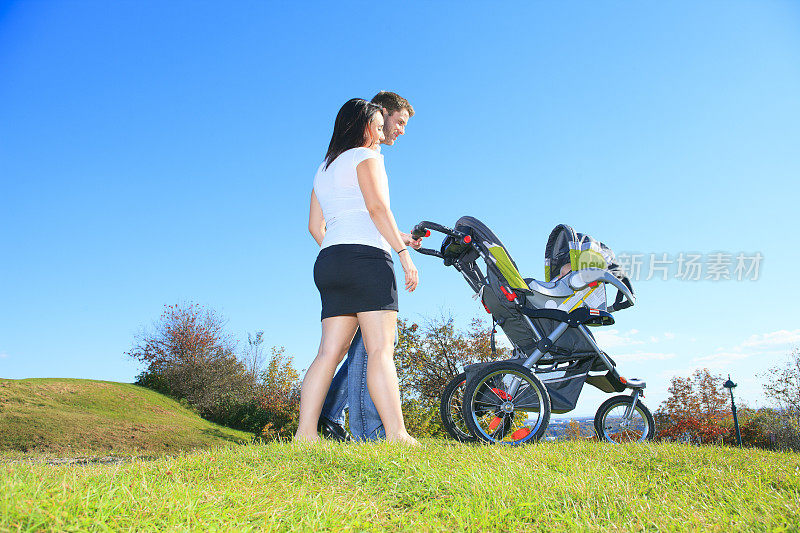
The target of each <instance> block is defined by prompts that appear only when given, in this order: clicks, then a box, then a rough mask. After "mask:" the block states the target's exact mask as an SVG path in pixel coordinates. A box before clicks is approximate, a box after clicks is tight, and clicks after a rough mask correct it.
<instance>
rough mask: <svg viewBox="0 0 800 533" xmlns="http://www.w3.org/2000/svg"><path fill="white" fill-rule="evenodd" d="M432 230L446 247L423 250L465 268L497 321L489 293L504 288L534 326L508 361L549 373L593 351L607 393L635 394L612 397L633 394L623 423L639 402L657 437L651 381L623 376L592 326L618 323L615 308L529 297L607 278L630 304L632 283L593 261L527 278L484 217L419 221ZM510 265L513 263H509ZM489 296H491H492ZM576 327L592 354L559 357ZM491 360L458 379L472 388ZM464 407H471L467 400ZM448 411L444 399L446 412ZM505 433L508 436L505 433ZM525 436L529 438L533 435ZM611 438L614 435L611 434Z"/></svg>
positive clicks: (417, 233) (514, 383)
mask: <svg viewBox="0 0 800 533" xmlns="http://www.w3.org/2000/svg"><path fill="white" fill-rule="evenodd" d="M431 230H433V231H436V232H439V233H443V234H444V235H445V236H446V237H445V239H444V241H443V243H442V246H441V249H440V250H433V249H430V248H419V249H418V250H417V252H419V253H421V254H424V255H430V256H433V257H437V258H439V259H442V260H443V261H444V264H445V265H446V266H453V267H454V268H455V269H456V270H457V271H459V272H460V273H461V274H462V276H463V277H464V279H465V280H466V281H467V283H468V284H469V286H470V287H471V288H472V290H473V291H474V292H475V296H474V298H476V299H477V298H480V299H481V302H482V303H483V305H484V308H485V309H486V311H487V312H489V313H491V314H492V316H493V322H494V323H499V324H500V325H501V327H502V325H503V324H502V323H501V322H495V316H494V313H492V311H491V310H490V308H489V306H488V305H487V302H486V300H487V298H486V296H487V295H488V294H492V295H493V296H494V297H495V298H496V297H497V296H496V295H497V293H498V292H499V293H501V294H502V295H503V296H504V297H505V299H506V300H507V301H508V302H509V303H508V304H507V305H513V307H514V308H515V309H516V310H517V311H518V312H519V316H520V317H521V319H522V321H524V324H525V325H526V326H527V328H528V330H529V331H530V336H531V337H532V339H533V341H534V342H533V343H531V344H528V345H527V346H520V345H518V344H517V343H515V342H514V340H513V339H512V338H511V337H510V336H509V341H510V342H511V344H512V346H513V347H514V357H512V359H510V360H508V361H505V363H513V364H515V365H518V366H521V367H523V368H524V369H527V370H529V371H532V372H533V373H534V374H543V373H548V372H553V371H558V370H563V366H560V365H562V364H563V363H567V366H569V365H570V364H572V363H574V362H575V361H580V360H586V359H587V358H591V357H594V358H596V359H597V360H598V361H593V364H592V365H591V368H589V370H587V372H586V374H585V375H586V378H585V381H586V382H588V383H589V384H591V385H593V386H595V387H597V388H598V389H600V390H602V391H603V392H607V393H608V392H623V391H625V390H630V391H631V394H630V396H626V397H615V398H612V400H616V404H620V403H621V402H622V398H627V400H625V401H624V404H627V405H626V407H625V410H624V414H623V415H622V417H621V418H622V420H621V422H620V424H621V425H622V426H623V428H624V427H627V424H629V423H630V422H631V420H632V418H633V416H634V414H635V412H636V411H637V405H638V406H639V411H640V414H642V410H644V412H646V415H647V416H643V418H645V420H646V422H647V424H648V425H649V434H645V435H642V439H640V440H645V439H646V438H652V434H653V427H652V426H653V424H652V415H650V414H649V411H647V409H646V408H645V407H644V406H643V405H641V403H640V398H642V397H643V396H644V389H645V387H646V383H645V382H644V381H643V380H640V379H626V378H624V377H622V376H620V375H619V373H618V372H617V369H616V367H615V365H614V362H613V361H612V360H611V358H610V357H609V356H608V355H607V354H606V353H605V352H603V350H602V349H601V348H600V347H599V346H598V345H597V343H596V341H595V340H594V337H593V336H592V334H591V333H590V332H589V329H588V327H587V326H604V325H611V324H614V318H613V316H612V314H611V313H610V312H608V311H606V310H603V309H593V308H589V307H586V306H580V307H576V308H573V309H572V310H570V311H564V310H560V309H542V308H537V307H534V306H532V305H529V301H528V300H529V297H530V296H533V295H535V294H538V295H544V296H545V297H549V296H553V297H557V296H561V297H563V296H565V295H570V294H574V293H576V292H578V291H581V290H583V289H585V288H587V287H589V286H592V287H594V286H597V285H598V284H604V285H605V284H607V285H611V286H613V287H614V288H616V289H617V290H618V291H619V293H620V294H621V295H622V296H624V298H625V302H624V305H622V306H617V304H615V305H613V306H611V308H610V309H612V310H613V309H614V308H615V307H616V308H625V307H629V306H632V305H634V304H635V301H636V299H635V297H634V295H633V292H632V290H630V289H629V287H627V286H626V285H625V284H623V283H622V282H621V281H620V280H619V279H617V278H616V277H615V276H614V275H612V274H611V273H610V272H608V271H607V270H604V269H600V268H593V267H592V268H584V269H581V270H578V271H575V272H570V273H568V274H566V275H565V276H564V277H562V278H560V279H558V280H557V281H552V282H539V281H536V280H534V279H531V278H525V279H524V280H521V276H520V274H519V272H518V271H517V269H516V265H515V264H514V263H513V260H511V258H510V256H508V254H507V251H506V250H505V247H504V246H503V245H502V243H500V242H499V239H497V237H496V236H495V235H494V234H493V233H492V232H491V230H489V229H488V228H487V227H486V226H484V225H483V224H482V223H481V222H480V221H478V220H477V219H474V218H472V217H462V218H461V219H459V221H458V222H457V223H456V227H455V228H454V229H453V228H449V227H446V226H443V225H441V224H438V223H435V222H430V221H422V222H420V223H419V224H417V225H416V226H415V227H414V229H413V230H412V235H413V236H414V237H415V238H419V237H428V236H430V234H431ZM487 237H488V238H490V239H491V240H492V241H495V243H496V245H497V246H493V248H494V249H493V250H490V249H489V248H488V247H487V245H486V244H485V243H484V238H487ZM498 246H499V247H500V248H502V250H503V252H500V251H499V250H498V249H497V247H498ZM504 256H505V257H504ZM478 258H481V259H483V260H484V261H485V263H486V265H487V268H488V269H489V270H490V271H491V274H492V276H493V277H494V278H495V280H496V282H497V283H498V284H499V291H498V290H496V289H497V287H492V281H493V280H492V279H491V277H490V276H489V274H490V272H488V271H487V275H484V273H483V272H482V271H481V268H480V267H479V266H478V264H477V263H476V261H477V259H478ZM509 265H512V267H509ZM509 278H511V279H509ZM487 288H488V289H489V293H487V292H486V290H487ZM603 290H604V289H603ZM488 299H490V300H491V298H488ZM498 299H499V298H498ZM620 301H621V298H620V297H618V298H617V302H618V303H619V302H620ZM536 319H548V320H551V321H555V322H557V325H556V326H555V328H554V329H553V330H552V331H551V332H550V333H549V334H547V335H545V334H543V333H542V331H541V330H540V329H539V328H538V327H537V326H536V324H535V323H534V320H536ZM570 328H574V329H575V330H576V331H577V332H578V333H579V335H580V336H581V337H582V338H583V340H585V342H586V343H587V344H588V345H589V346H591V349H592V351H593V353H592V354H589V355H584V356H577V357H570V356H566V357H559V356H557V355H556V354H554V353H551V352H553V351H554V347H556V343H557V341H558V340H559V338H561V337H562V335H563V334H564V333H565V332H566V331H567V330H568V329H570ZM494 346H495V345H494V328H493V330H492V350H493V352H494V351H495V347H494ZM491 365H495V366H496V365H497V363H479V364H476V365H470V366H468V367H467V369H466V377H463V376H462V375H460V376H459V377H458V378H457V379H461V380H463V381H464V384H465V385H466V387H467V389H469V387H470V383H472V385H474V381H475V380H476V379H478V378H479V377H480V376H481V375H483V374H485V373H486V369H487V368H489V367H491ZM506 366H507V365H506ZM603 370H605V371H606V374H605V375H589V371H603ZM521 383H522V380H521V379H520V378H519V377H515V378H513V379H512V380H511V382H510V386H509V387H508V389H507V394H508V395H509V396H510V397H513V396H514V395H515V394H516V393H517V389H518V388H519V386H520V384H521ZM581 386H582V383H581ZM449 388H451V386H450V385H448V389H449ZM473 390H474V387H473ZM451 392H452V391H451ZM610 401H611V400H609V402H610ZM609 402H605V403H604V404H603V406H601V409H600V410H599V411H598V415H600V414H601V411H602V410H603V408H604V407H605V406H606V404H608V403H609ZM505 403H510V402H505ZM546 403H547V404H548V405H547V411H548V412H547V413H546V416H543V418H544V422H543V424H542V425H543V426H544V427H537V428H536V431H534V432H533V434H532V435H531V436H532V438H533V439H538V438H540V437H541V436H542V435H543V434H544V431H545V430H546V425H547V423H548V422H549V415H550V413H549V410H550V402H549V398H548V400H547V401H546ZM573 407H574V405H573ZM464 408H465V410H466V405H465V406H464ZM568 410H571V408H569V409H567V410H562V411H557V412H568ZM445 414H446V413H445V406H444V399H443V403H442V415H443V418H444V416H445ZM501 414H502V413H501ZM601 418H602V417H601ZM473 422H474V421H473ZM598 422H600V423H603V421H602V420H598V417H597V416H596V417H595V428H596V430H597V431H598V435H599V436H600V437H601V438H603V436H604V435H601V433H603V430H602V428H599V427H598ZM467 425H468V426H470V427H471V426H474V423H473V424H470V423H469V422H467ZM471 429H472V427H471ZM451 434H452V432H451ZM488 436H489V438H488V439H487V438H486V437H487V435H480V434H479V435H478V437H480V438H482V439H483V440H489V441H497V439H496V438H492V436H491V435H488ZM500 439H501V440H502V436H501V437H500ZM464 440H468V439H464ZM524 440H525V441H527V440H529V439H524ZM605 440H611V439H610V438H606V439H605ZM517 443H518V442H513V444H517Z"/></svg>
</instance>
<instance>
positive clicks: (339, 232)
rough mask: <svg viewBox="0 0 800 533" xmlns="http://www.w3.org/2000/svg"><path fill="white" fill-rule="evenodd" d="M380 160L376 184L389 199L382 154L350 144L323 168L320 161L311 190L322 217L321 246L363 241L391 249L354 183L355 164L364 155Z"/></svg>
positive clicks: (360, 160)
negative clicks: (323, 232) (323, 220)
mask: <svg viewBox="0 0 800 533" xmlns="http://www.w3.org/2000/svg"><path fill="white" fill-rule="evenodd" d="M370 158H374V159H377V160H378V162H379V163H380V165H379V166H380V176H379V182H378V186H379V187H381V188H383V192H384V194H385V198H386V199H387V202H388V199H389V178H388V177H387V176H386V169H385V167H384V166H383V155H382V154H381V153H380V152H377V151H375V150H371V149H370V148H363V147H362V148H351V149H350V150H347V151H345V152H342V153H341V154H340V155H339V157H337V158H336V159H334V160H333V163H331V164H330V166H329V167H328V168H327V169H326V168H324V167H325V163H324V162H323V163H322V164H321V165H320V166H319V169H318V170H317V175H316V176H314V193H315V194H316V196H317V200H318V201H319V205H320V206H321V207H322V215H323V216H324V217H325V226H326V230H325V237H324V238H323V239H322V248H327V247H328V246H333V245H334V244H365V245H367V246H375V247H376V248H382V249H384V250H386V251H387V252H389V253H391V251H392V248H391V246H389V243H388V242H386V239H384V238H383V235H381V234H380V232H379V231H378V228H377V227H375V223H374V222H373V221H372V219H371V218H370V216H369V211H367V205H366V204H365V203H364V195H363V194H361V188H360V187H359V186H358V175H357V174H356V166H358V164H359V163H361V162H362V161H364V160H365V159H370Z"/></svg>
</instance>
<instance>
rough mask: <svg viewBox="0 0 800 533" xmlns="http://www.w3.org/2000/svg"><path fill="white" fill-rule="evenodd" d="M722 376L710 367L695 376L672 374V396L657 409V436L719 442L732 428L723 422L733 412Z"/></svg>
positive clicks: (696, 371)
mask: <svg viewBox="0 0 800 533" xmlns="http://www.w3.org/2000/svg"><path fill="white" fill-rule="evenodd" d="M722 383H723V378H722V376H716V375H712V374H711V372H709V370H708V369H707V368H704V369H702V370H699V369H698V370H695V372H694V373H693V374H692V375H691V377H688V378H683V377H679V376H675V377H674V378H672V381H671V384H670V387H669V389H668V392H669V397H668V398H667V399H666V400H665V401H664V402H662V403H661V405H660V406H659V407H658V410H657V411H656V413H655V420H656V428H657V433H656V437H657V438H659V439H662V440H673V441H689V442H696V443H704V444H706V443H712V442H718V441H719V440H720V439H721V437H722V435H724V434H726V433H727V432H728V431H729V429H728V427H727V426H726V425H724V424H723V421H724V420H725V418H726V417H728V416H730V410H729V409H728V398H727V396H726V395H725V389H724V388H723V387H722Z"/></svg>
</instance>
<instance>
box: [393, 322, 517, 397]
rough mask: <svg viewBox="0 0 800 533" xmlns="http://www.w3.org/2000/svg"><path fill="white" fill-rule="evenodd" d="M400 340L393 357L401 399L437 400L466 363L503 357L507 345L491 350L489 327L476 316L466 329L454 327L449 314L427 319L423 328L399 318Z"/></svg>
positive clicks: (506, 352)
mask: <svg viewBox="0 0 800 533" xmlns="http://www.w3.org/2000/svg"><path fill="white" fill-rule="evenodd" d="M398 326H399V328H400V343H399V344H398V346H397V349H396V350H395V360H396V362H397V366H398V375H399V377H400V385H401V390H402V394H403V397H404V399H411V398H416V399H420V400H425V401H435V402H438V401H439V396H440V395H441V393H442V390H443V389H444V387H445V386H446V385H447V383H448V382H449V381H450V380H451V379H453V378H454V377H456V375H457V374H458V373H459V372H461V370H462V369H463V367H465V366H466V365H469V364H472V363H477V362H483V361H492V360H495V359H503V358H507V357H508V349H506V348H503V347H501V348H499V349H498V350H497V354H496V355H494V354H492V350H491V341H490V338H491V328H488V327H486V325H485V324H484V323H483V322H482V321H481V320H480V319H478V318H475V319H473V320H472V322H471V324H470V327H469V329H468V330H466V331H461V330H457V329H456V327H455V323H454V320H453V318H452V317H451V316H448V317H445V316H440V317H438V318H434V319H430V320H428V321H427V322H426V324H425V326H424V327H423V328H420V327H419V326H418V325H417V324H414V323H412V324H409V323H408V322H406V321H404V320H400V321H398Z"/></svg>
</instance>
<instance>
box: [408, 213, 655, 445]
mask: <svg viewBox="0 0 800 533" xmlns="http://www.w3.org/2000/svg"><path fill="white" fill-rule="evenodd" d="M430 230H434V231H438V232H441V233H443V234H444V235H445V237H444V240H443V242H442V245H441V247H440V249H439V250H433V249H428V248H420V249H419V250H417V251H418V252H420V253H423V254H425V255H430V256H434V257H438V258H440V259H443V261H444V264H445V266H453V267H454V268H455V269H456V270H457V271H459V272H460V273H461V274H462V276H463V277H464V279H465V280H466V281H467V283H468V284H469V286H470V287H471V288H472V290H473V291H474V292H475V296H474V297H475V298H476V299H480V300H481V302H482V303H483V306H484V308H485V309H486V311H487V312H488V313H490V314H491V315H492V320H493V323H494V324H496V325H499V326H500V327H501V328H502V329H503V331H504V333H505V334H506V337H507V338H508V340H509V341H510V342H511V344H512V346H513V348H514V351H513V357H512V358H511V359H509V360H506V361H499V362H489V363H479V364H474V365H470V366H468V367H467V368H466V369H465V372H463V373H461V374H459V375H458V376H456V377H455V378H454V379H453V380H452V381H451V382H450V383H449V384H448V385H447V387H446V388H445V390H444V392H443V394H442V401H441V415H442V420H443V422H444V425H445V428H446V429H447V430H448V432H449V433H450V435H451V436H453V437H454V438H456V439H458V440H461V441H474V440H481V441H486V442H497V443H503V444H522V443H526V442H531V441H536V440H538V439H540V438H541V437H542V436H543V435H544V433H545V431H546V429H547V425H548V423H549V420H550V414H551V413H566V412H569V411H571V410H572V409H574V408H575V405H576V403H577V400H578V397H579V395H580V392H581V389H582V387H583V384H584V383H589V384H590V385H593V386H594V387H597V388H598V389H600V390H602V391H603V392H606V393H612V392H623V391H626V390H630V391H631V392H630V394H629V395H618V396H614V397H612V398H610V399H609V400H607V401H606V402H604V403H603V404H602V405H601V406H600V408H599V409H598V411H597V414H596V415H595V420H594V426H595V431H596V433H597V436H598V438H600V439H601V440H606V441H611V442H621V441H642V440H649V439H652V438H653V434H654V422H653V417H652V415H651V414H650V411H649V410H648V409H647V407H645V406H644V404H643V403H642V402H641V398H642V397H643V396H644V388H645V382H644V381H642V380H639V379H626V378H624V377H622V376H620V374H619V373H618V371H617V369H616V366H615V363H614V361H613V359H611V357H609V356H608V354H606V353H605V352H604V351H602V350H601V349H600V347H599V346H598V345H597V343H596V342H595V339H594V336H593V335H592V334H591V332H590V331H589V329H588V327H587V326H589V327H592V326H605V325H611V324H613V323H614V318H613V316H612V313H614V312H616V311H620V310H622V309H625V308H627V307H630V306H632V305H634V303H635V297H634V294H633V288H632V286H631V284H630V281H629V280H628V278H627V277H626V276H625V273H624V272H623V270H622V269H621V268H620V267H619V266H618V265H617V264H616V261H615V258H614V254H613V252H612V251H611V250H610V249H609V248H608V247H607V246H605V245H604V244H603V243H600V242H599V241H596V240H594V239H592V238H591V237H590V236H588V235H583V234H580V233H576V232H575V231H574V230H573V229H572V228H570V227H569V226H566V225H559V226H557V227H556V228H555V229H554V230H553V231H552V232H551V234H550V238H549V239H548V242H547V246H546V248H545V280H544V281H543V282H542V281H537V280H535V279H533V278H523V277H522V275H521V274H520V273H519V270H518V269H517V265H516V263H515V262H514V261H513V259H511V256H510V254H509V253H508V250H507V249H506V247H505V246H504V245H503V244H502V242H501V241H500V239H498V238H497V236H496V235H495V234H494V233H493V232H492V231H491V230H490V229H489V228H488V227H486V225H484V224H483V223H482V222H481V221H479V220H477V219H476V218H473V217H468V216H465V217H461V218H460V219H459V220H458V221H457V222H456V224H455V227H454V228H453V229H450V228H448V227H445V226H442V225H440V224H436V223H433V222H427V221H424V222H421V223H420V224H418V225H417V226H416V227H415V228H414V231H413V232H412V234H413V235H414V236H415V237H422V236H425V237H427V236H430ZM478 260H481V262H482V263H483V264H484V268H485V270H486V274H485V275H484V273H483V271H482V270H481V267H480V265H479V264H478ZM607 285H611V287H613V288H615V289H616V290H617V295H616V299H615V301H614V303H613V304H611V305H608V304H607V301H606V286H607ZM493 335H494V328H493ZM492 341H493V342H492V345H493V346H494V337H493V338H492Z"/></svg>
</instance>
